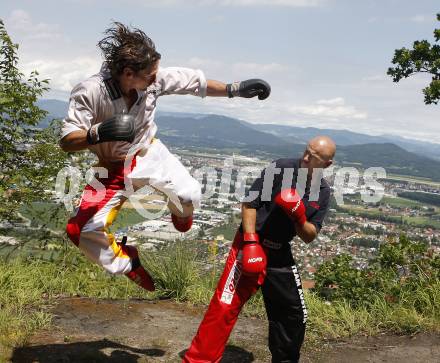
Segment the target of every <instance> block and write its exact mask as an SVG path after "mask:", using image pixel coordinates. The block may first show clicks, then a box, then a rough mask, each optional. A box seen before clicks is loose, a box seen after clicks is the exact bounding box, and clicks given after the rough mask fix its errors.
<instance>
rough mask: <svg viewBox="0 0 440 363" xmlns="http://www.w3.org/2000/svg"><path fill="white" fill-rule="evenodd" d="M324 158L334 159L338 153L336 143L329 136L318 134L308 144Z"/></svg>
mask: <svg viewBox="0 0 440 363" xmlns="http://www.w3.org/2000/svg"><path fill="white" fill-rule="evenodd" d="M307 146H309V147H310V148H311V149H312V150H313V151H315V152H316V154H317V155H318V156H320V157H321V159H323V160H326V161H328V160H332V159H333V157H334V156H335V153H336V144H335V142H334V141H333V140H332V139H331V138H329V137H328V136H316V137H314V138H313V139H311V140H310V141H309V142H308V145H307Z"/></svg>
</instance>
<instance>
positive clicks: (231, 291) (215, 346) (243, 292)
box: [183, 232, 262, 363]
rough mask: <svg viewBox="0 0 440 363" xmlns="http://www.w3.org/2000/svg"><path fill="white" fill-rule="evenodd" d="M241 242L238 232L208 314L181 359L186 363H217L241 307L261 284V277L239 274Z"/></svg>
mask: <svg viewBox="0 0 440 363" xmlns="http://www.w3.org/2000/svg"><path fill="white" fill-rule="evenodd" d="M242 242H243V239H242V235H241V233H240V232H237V233H236V235H235V238H234V242H233V244H232V247H231V251H230V252H229V255H228V259H227V260H226V264H225V268H224V270H223V274H222V276H221V277H220V280H219V283H218V284H217V288H216V290H215V293H214V296H213V297H212V299H211V302H210V304H209V307H208V310H207V311H206V313H205V316H204V318H203V320H202V322H201V323H200V326H199V329H198V331H197V334H196V336H195V337H194V339H193V341H192V343H191V346H190V347H189V349H188V350H187V352H186V354H185V356H184V357H183V362H185V363H208V362H209V363H211V362H216V363H217V362H220V359H221V357H222V355H223V352H224V350H225V346H226V343H227V341H228V338H229V335H230V334H231V331H232V329H233V328H234V325H235V322H236V321H237V318H238V315H239V314H240V311H241V309H242V307H243V305H244V304H245V303H246V301H248V300H249V299H250V297H251V296H252V295H253V294H254V293H255V292H256V291H257V290H258V287H259V284H261V283H262V281H261V276H258V275H257V276H246V275H243V274H241V247H242ZM259 280H260V281H259ZM222 297H223V299H222ZM226 301H227V302H229V301H230V303H227V302H226Z"/></svg>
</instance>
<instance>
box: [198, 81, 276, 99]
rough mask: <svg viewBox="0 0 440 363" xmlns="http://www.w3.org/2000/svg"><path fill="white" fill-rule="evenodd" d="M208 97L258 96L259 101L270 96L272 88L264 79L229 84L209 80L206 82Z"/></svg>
mask: <svg viewBox="0 0 440 363" xmlns="http://www.w3.org/2000/svg"><path fill="white" fill-rule="evenodd" d="M206 95H207V96H213V97H229V98H232V97H244V98H252V97H255V96H258V99H259V100H264V99H266V98H267V97H269V95H270V86H269V84H268V83H267V82H266V81H263V80H262V79H248V80H246V81H241V82H233V83H228V84H225V83H223V82H220V81H215V80H213V79H208V80H207V81H206Z"/></svg>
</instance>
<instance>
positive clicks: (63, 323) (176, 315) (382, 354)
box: [10, 298, 440, 363]
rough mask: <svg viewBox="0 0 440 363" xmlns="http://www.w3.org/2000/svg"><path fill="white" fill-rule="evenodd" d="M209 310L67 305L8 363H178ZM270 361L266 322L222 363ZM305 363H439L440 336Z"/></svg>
mask: <svg viewBox="0 0 440 363" xmlns="http://www.w3.org/2000/svg"><path fill="white" fill-rule="evenodd" d="M203 312H204V308H202V309H201V308H197V307H189V306H187V305H186V304H177V303H175V302H172V301H158V302H148V301H143V300H139V301H138V300H130V301H114V300H113V301H109V300H94V299H85V298H69V299H62V300H61V301H60V303H59V304H58V305H57V306H56V307H54V314H55V319H54V321H53V326H52V328H51V330H49V331H42V332H40V333H39V334H37V335H35V336H34V337H33V338H32V339H31V341H30V342H29V344H28V345H27V346H25V347H21V348H17V349H15V350H14V352H13V354H12V357H11V360H10V361H11V362H20V363H21V362H42V363H43V362H44V363H55V362H57V363H73V362H75V363H77V362H87V363H93V362H112V363H121V362H127V363H135V362H137V363H145V362H180V361H181V358H180V357H181V356H182V354H183V353H184V352H185V349H186V348H187V347H188V345H189V343H190V341H191V339H192V337H193V336H194V334H195V332H196V330H197V327H198V324H199V323H200V320H201V318H202V316H203ZM246 362H255V363H263V362H270V353H269V350H268V349H267V323H266V322H265V321H263V320H258V319H249V318H241V319H239V321H238V323H237V325H236V327H235V329H234V332H233V334H232V336H231V339H230V341H229V344H228V346H227V348H226V351H225V354H224V357H223V359H222V363H246ZM301 362H303V363H311V362H330V363H333V362H334V363H336V362H337V363H345V362H347V363H348V362H350V363H352V362H353V363H357V362H374V363H376V362H391V363H393V362H396V363H397V362H398V363H406V362H412V363H414V362H424V363H430V362H440V336H430V335H416V336H415V337H407V336H404V337H400V336H390V335H384V336H379V337H369V338H356V339H351V340H349V341H340V342H333V343H327V344H323V345H322V346H321V347H320V348H319V349H318V350H316V349H315V350H313V351H304V352H303V358H302V361H301Z"/></svg>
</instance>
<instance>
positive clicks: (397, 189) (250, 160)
mask: <svg viewBox="0 0 440 363" xmlns="http://www.w3.org/2000/svg"><path fill="white" fill-rule="evenodd" d="M172 151H173V152H174V153H175V154H176V155H178V157H179V158H180V159H181V161H182V163H183V164H184V165H185V166H186V167H187V168H189V169H191V170H193V171H194V170H211V171H214V173H211V174H209V173H206V174H205V175H202V177H203V178H204V179H203V180H200V181H202V183H203V185H204V187H203V188H202V190H203V191H204V192H205V194H208V193H207V192H206V190H204V188H206V186H205V184H211V185H213V186H214V190H212V191H211V193H210V196H209V197H205V198H203V199H202V204H201V207H200V208H199V209H198V210H197V211H196V213H195V216H194V217H195V218H194V224H193V227H192V229H191V231H190V232H188V233H185V234H184V233H180V232H177V231H176V230H175V229H174V227H173V225H172V223H171V219H170V214H169V212H168V210H167V208H166V201H165V200H164V198H163V196H161V195H159V194H156V193H155V192H154V191H153V192H152V193H151V194H149V195H147V196H146V197H145V198H143V199H142V200H141V201H140V203H141V204H140V205H142V208H145V210H147V211H148V212H149V213H151V215H153V216H154V219H148V218H145V217H142V216H140V215H139V213H138V212H137V211H136V206H135V205H133V204H132V203H131V202H130V201H127V202H126V203H125V204H124V207H123V209H122V210H121V212H120V216H119V217H118V218H122V216H124V220H123V222H122V223H121V224H122V226H120V227H119V228H118V229H117V230H116V231H115V234H116V236H117V238H118V239H121V238H122V236H127V237H128V242H129V243H133V244H137V245H138V246H139V247H140V248H141V249H144V250H151V249H153V250H157V249H160V248H161V246H164V245H166V244H170V243H173V242H175V241H178V240H190V241H194V243H201V244H207V245H209V246H210V247H211V248H213V249H214V250H215V251H216V259H217V261H218V262H219V263H221V262H222V261H224V259H225V258H226V256H227V253H228V250H229V246H230V245H231V243H232V239H233V236H234V234H235V231H236V228H237V226H238V225H239V223H240V212H241V204H240V200H239V198H238V197H237V195H235V194H234V193H231V192H230V185H229V184H228V185H224V184H222V182H223V183H224V181H226V182H227V183H230V180H231V178H232V180H234V175H235V178H236V174H237V171H240V170H243V169H244V168H248V169H254V170H256V171H258V172H259V171H261V170H262V169H263V168H264V167H266V166H267V165H268V164H269V163H270V161H271V160H264V159H260V158H258V157H248V156H242V155H225V154H220V153H218V154H217V153H215V152H206V151H204V152H197V151H189V150H186V149H182V148H173V150H172ZM89 158H90V156H87V157H86V158H85V159H81V157H78V156H74V159H73V160H74V164H75V163H76V165H79V164H81V163H82V164H84V165H88V166H90V165H91V164H92V163H91V160H90V159H89ZM336 167H337V166H336ZM203 168H204V169H203ZM221 172H223V173H230V174H231V175H229V177H225V175H223V176H224V177H225V178H223V179H222V177H221V176H222V174H221ZM209 178H211V180H210V182H211V183H207V182H208V179H209ZM327 180H328V182H329V184H330V185H331V186H333V183H334V177H332V176H330V177H329V178H327ZM251 182H252V178H251V177H249V178H248V180H247V185H248V186H249V185H250V183H251ZM379 182H380V184H381V185H382V186H383V193H384V195H383V198H382V199H381V200H380V201H379V202H377V203H365V202H364V201H363V200H362V198H361V195H360V189H361V188H360V187H359V186H354V187H350V186H344V189H343V204H341V203H336V201H335V200H332V203H331V208H330V211H329V214H328V217H327V219H326V221H325V224H324V227H323V228H322V230H321V232H320V234H319V236H318V238H317V239H316V240H315V241H314V242H312V243H311V244H309V245H307V244H305V243H303V242H302V241H301V240H300V239H299V238H298V237H296V238H295V239H294V240H293V241H292V243H291V245H292V251H293V254H294V257H295V259H296V262H297V264H298V265H299V267H300V269H301V270H302V274H303V279H304V280H305V283H306V285H307V284H309V285H310V284H312V285H313V276H314V273H315V271H316V269H317V267H318V266H319V265H320V264H322V263H323V262H324V261H326V260H329V259H331V258H332V257H334V256H336V255H339V254H342V253H348V254H350V255H352V256H353V263H354V264H355V266H356V267H357V268H359V269H362V268H363V267H365V266H366V265H367V262H368V261H369V260H370V259H372V258H374V256H375V255H376V253H377V251H378V248H379V246H380V244H382V243H385V242H387V241H392V240H393V239H396V238H398V237H399V235H400V234H401V233H404V234H406V235H407V236H408V237H409V238H410V239H411V240H417V241H424V242H425V243H426V244H428V245H429V246H430V248H431V249H432V250H433V251H437V252H440V203H438V200H439V199H437V198H440V193H439V189H440V188H439V185H437V184H436V183H433V182H430V181H424V180H422V179H420V180H419V179H415V178H414V179H412V178H408V177H401V178H399V177H398V176H395V175H394V176H391V177H388V178H387V179H381V180H380V181H379ZM421 193H422V196H425V197H427V198H424V199H427V200H428V201H431V199H432V200H433V204H432V205H431V204H429V203H427V202H424V201H419V200H416V199H417V198H415V199H409V198H407V197H408V196H409V197H411V198H412V197H413V196H416V197H417V196H420V194H421ZM402 195H404V196H405V198H404V197H402ZM422 200H423V198H422ZM30 225H31V223H30V222H29V221H28V225H27V227H29V226H30ZM0 227H2V228H4V227H5V226H4V225H2V226H0ZM19 227H20V226H18V227H17V228H18V229H19ZM22 227H23V226H22ZM35 227H36V228H38V226H35ZM61 233H62V231H61ZM16 238H17V237H16V236H15V237H12V236H7V235H3V236H1V237H0V246H1V245H2V244H3V245H5V244H8V245H14V244H17V243H18V241H17V240H16Z"/></svg>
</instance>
